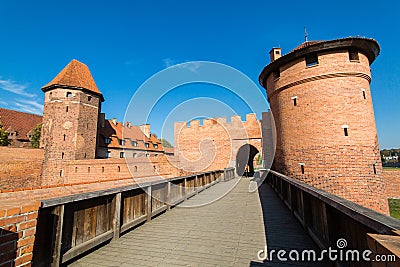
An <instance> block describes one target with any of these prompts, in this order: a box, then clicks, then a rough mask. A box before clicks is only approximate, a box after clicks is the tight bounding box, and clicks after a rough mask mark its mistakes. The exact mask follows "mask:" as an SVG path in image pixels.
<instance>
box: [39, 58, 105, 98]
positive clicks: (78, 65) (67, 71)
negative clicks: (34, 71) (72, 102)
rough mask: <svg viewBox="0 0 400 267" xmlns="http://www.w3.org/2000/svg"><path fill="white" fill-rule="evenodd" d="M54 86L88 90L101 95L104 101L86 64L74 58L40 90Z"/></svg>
mask: <svg viewBox="0 0 400 267" xmlns="http://www.w3.org/2000/svg"><path fill="white" fill-rule="evenodd" d="M56 87H61V88H71V89H81V90H83V91H88V92H91V93H94V94H96V95H99V96H101V98H102V101H104V99H103V95H102V93H101V92H100V90H99V89H98V88H97V85H96V83H95V81H94V79H93V77H92V74H91V73H90V70H89V68H88V66H86V65H85V64H83V63H82V62H79V61H78V60H76V59H73V60H71V62H69V63H68V65H67V66H65V68H64V69H63V70H62V71H61V72H60V73H59V74H58V75H57V76H56V77H55V78H54V79H53V80H52V81H51V82H49V83H48V84H47V85H45V86H43V87H42V90H43V91H44V92H45V91H47V90H50V89H53V88H56Z"/></svg>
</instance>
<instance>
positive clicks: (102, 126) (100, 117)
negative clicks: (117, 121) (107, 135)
mask: <svg viewBox="0 0 400 267" xmlns="http://www.w3.org/2000/svg"><path fill="white" fill-rule="evenodd" d="M99 123H100V127H101V128H104V124H105V123H106V114H105V113H100V116H99Z"/></svg>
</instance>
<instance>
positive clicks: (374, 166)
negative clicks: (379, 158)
mask: <svg viewBox="0 0 400 267" xmlns="http://www.w3.org/2000/svg"><path fill="white" fill-rule="evenodd" d="M372 167H373V168H374V174H376V165H375V163H372Z"/></svg>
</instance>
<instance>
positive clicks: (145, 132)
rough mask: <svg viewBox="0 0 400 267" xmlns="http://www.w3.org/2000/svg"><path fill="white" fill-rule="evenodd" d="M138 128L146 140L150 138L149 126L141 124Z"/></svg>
mask: <svg viewBox="0 0 400 267" xmlns="http://www.w3.org/2000/svg"><path fill="white" fill-rule="evenodd" d="M139 128H140V130H141V131H142V132H143V133H144V135H146V136H147V138H150V124H142V125H140V126H139Z"/></svg>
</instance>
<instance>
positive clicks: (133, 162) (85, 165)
mask: <svg viewBox="0 0 400 267" xmlns="http://www.w3.org/2000/svg"><path fill="white" fill-rule="evenodd" d="M175 166H176V161H175V159H174V158H171V159H170V158H167V157H166V156H163V155H162V156H158V157H154V156H152V157H148V158H147V157H142V158H131V159H124V158H118V159H90V160H71V161H67V162H64V163H60V162H58V161H57V162H53V163H52V162H47V164H46V168H48V169H50V171H49V173H54V174H55V175H53V176H51V177H47V179H46V181H43V184H44V185H52V184H75V183H82V182H98V181H105V180H117V179H125V178H131V177H133V178H139V177H148V176H165V177H170V176H180V175H184V174H186V172H183V171H181V170H179V169H178V168H176V167H175Z"/></svg>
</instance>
